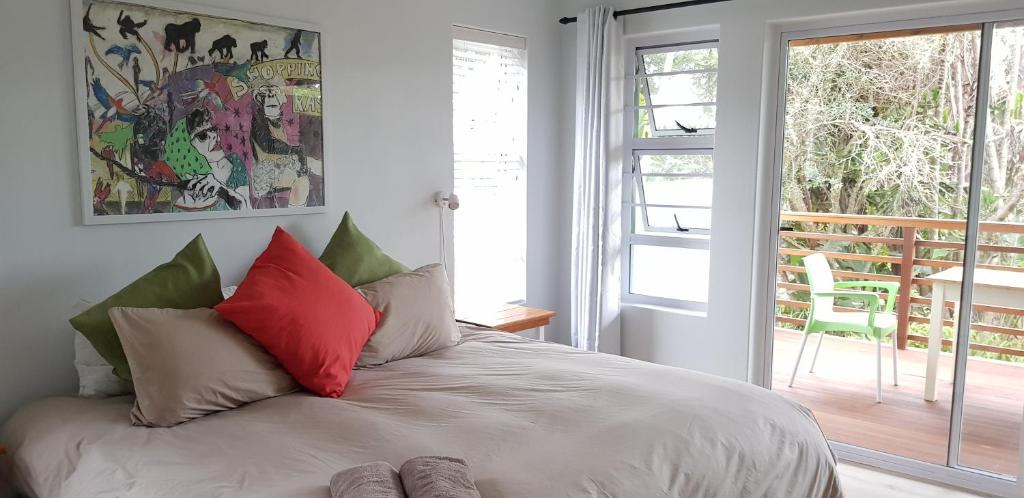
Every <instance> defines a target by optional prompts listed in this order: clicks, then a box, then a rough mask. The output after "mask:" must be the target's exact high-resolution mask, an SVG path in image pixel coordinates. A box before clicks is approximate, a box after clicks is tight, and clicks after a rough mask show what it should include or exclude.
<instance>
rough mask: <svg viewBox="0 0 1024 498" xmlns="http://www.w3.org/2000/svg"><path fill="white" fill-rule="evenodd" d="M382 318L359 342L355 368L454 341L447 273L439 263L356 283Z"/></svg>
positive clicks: (456, 338) (458, 335) (455, 332)
mask: <svg viewBox="0 0 1024 498" xmlns="http://www.w3.org/2000/svg"><path fill="white" fill-rule="evenodd" d="M356 290H358V291H359V293H360V294H362V295H363V297H365V298H366V300H367V301H369V302H370V305H371V306H373V307H374V308H376V309H378V310H380V312H381V314H382V318H381V321H380V324H379V325H377V330H375V331H374V332H373V335H371V336H370V341H369V342H367V343H366V345H365V346H363V351H362V353H360V354H359V359H358V360H356V367H357V368H365V367H372V366H377V365H383V364H385V363H387V362H389V361H395V360H400V359H402V358H409V357H413V356H421V355H425V354H427V353H429V352H431V351H436V350H438V349H441V348H446V347H449V346H454V345H456V344H458V342H459V338H461V337H462V334H461V332H459V326H458V325H456V324H455V313H454V312H453V311H452V300H451V291H450V290H449V288H448V277H447V276H446V275H445V273H444V268H443V267H442V266H441V265H439V264H433V265H428V266H424V267H423V268H419V269H417V270H413V271H410V272H406V273H399V274H398V275H393V276H390V277H388V278H385V279H384V280H378V281H376V282H373V283H371V284H366V285H362V286H359V287H357V288H356Z"/></svg>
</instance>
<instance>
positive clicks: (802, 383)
mask: <svg viewBox="0 0 1024 498" xmlns="http://www.w3.org/2000/svg"><path fill="white" fill-rule="evenodd" d="M801 337H802V336H801V334H800V333H798V332H795V331H789V330H782V329H780V330H778V331H777V332H776V334H775V344H774V348H775V349H774V356H775V361H774V365H775V368H774V376H773V377H774V378H773V385H772V389H773V390H774V391H775V392H777V393H779V394H781V395H782V396H784V397H787V398H790V399H794V400H796V401H798V402H800V403H801V404H803V405H804V406H807V407H808V408H810V409H811V410H812V411H813V412H814V415H815V417H816V418H817V419H818V423H819V424H820V425H821V427H822V430H823V431H824V432H825V435H826V436H827V437H828V438H829V439H830V440H833V441H840V442H844V443H849V444H852V445H855V446H862V447H866V448H871V449H876V450H880V451H884V452H887V453H892V454H895V455H900V456H904V457H908V458H913V459H916V460H922V461H925V462H930V463H936V464H940V465H945V464H946V451H947V438H948V433H949V418H950V405H951V402H950V400H951V397H952V395H951V392H952V371H953V367H952V364H953V357H952V355H946V354H944V355H942V358H941V360H940V370H939V384H938V386H939V400H938V401H935V402H927V401H924V399H923V393H924V372H925V360H926V356H927V354H926V352H925V351H924V350H916V349H907V350H902V351H900V352H899V353H900V354H899V357H900V379H899V380H900V382H899V384H900V385H899V386H893V385H892V363H891V361H892V360H891V356H889V355H890V354H891V349H889V348H888V347H885V348H883V350H882V354H883V371H882V375H883V377H882V379H883V380H882V398H883V402H882V403H876V402H875V349H874V348H875V346H874V345H873V344H870V343H867V342H864V341H856V340H850V339H842V338H838V337H832V336H830V337H828V338H827V339H826V341H825V343H824V345H823V346H822V350H821V356H820V358H819V360H818V365H817V368H816V369H815V373H813V374H812V373H809V372H808V370H809V368H810V362H811V357H812V356H813V346H815V345H816V341H817V338H816V337H815V338H812V339H811V340H810V342H808V347H807V351H806V352H805V353H804V360H803V362H802V363H801V368H800V371H799V373H798V374H797V378H796V382H795V383H794V386H793V387H792V388H790V387H787V384H788V383H789V376H790V374H791V372H792V368H793V364H794V362H795V360H796V354H797V351H798V350H799V346H800V339H801ZM1022 410H1024V365H1022V366H1016V365H1011V364H1007V363H1004V362H997V361H989V360H981V359H974V358H972V359H970V360H969V362H968V378H967V395H966V397H965V409H964V413H965V418H964V426H963V427H964V430H963V433H964V437H963V442H962V444H961V458H960V462H959V463H960V464H961V465H964V466H968V467H972V468H978V469H983V470H987V471H990V472H995V473H1000V474H1005V475H1016V474H1017V473H1018V472H1019V466H1018V461H1019V458H1020V456H1019V455H1020V453H1019V449H1018V447H1019V442H1020V430H1021V424H1022V422H1021V419H1022Z"/></svg>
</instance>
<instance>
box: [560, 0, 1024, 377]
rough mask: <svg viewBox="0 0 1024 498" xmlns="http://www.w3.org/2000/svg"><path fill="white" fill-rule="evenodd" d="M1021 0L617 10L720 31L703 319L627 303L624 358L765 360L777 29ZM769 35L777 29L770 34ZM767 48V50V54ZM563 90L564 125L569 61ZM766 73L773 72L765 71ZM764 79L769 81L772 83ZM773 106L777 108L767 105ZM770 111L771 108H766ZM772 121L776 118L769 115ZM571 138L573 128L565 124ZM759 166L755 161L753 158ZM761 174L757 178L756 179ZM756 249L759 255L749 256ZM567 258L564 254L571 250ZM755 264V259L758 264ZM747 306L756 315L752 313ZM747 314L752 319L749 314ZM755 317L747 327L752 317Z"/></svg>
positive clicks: (745, 2) (680, 362)
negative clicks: (767, 143) (768, 144)
mask: <svg viewBox="0 0 1024 498" xmlns="http://www.w3.org/2000/svg"><path fill="white" fill-rule="evenodd" d="M658 3H663V2H657V1H651V0H603V1H594V0H567V1H566V3H565V9H564V10H563V12H562V15H567V16H573V15H576V13H577V12H579V11H580V10H582V9H584V8H585V7H587V6H590V5H596V4H606V5H612V6H614V7H615V8H616V9H628V8H635V7H642V6H647V5H652V4H658ZM1013 7H1021V2H1020V0H1016V1H1013V0H994V1H985V0H965V1H957V2H943V3H937V2H927V1H919V0H904V1H886V0H772V1H769V0H733V1H730V2H726V3H719V4H713V5H704V6H698V7H687V8H683V9H678V10H669V11H661V12H656V13H648V14H640V15H635V16H628V17H625V18H623V22H624V30H625V33H626V35H627V37H628V36H637V35H643V34H651V33H661V32H672V31H680V30H684V31H685V30H692V29H697V28H717V29H718V30H719V34H720V39H721V41H720V46H719V71H720V72H719V80H718V81H719V87H718V105H719V107H718V128H717V136H716V144H717V145H716V150H715V187H714V189H715V191H714V213H713V215H712V216H713V218H712V225H713V226H714V227H715V228H714V232H713V235H712V238H711V250H712V256H711V280H712V284H711V288H710V296H709V309H708V314H707V316H706V317H700V316H695V315H692V314H684V313H680V312H676V311H673V310H666V309H659V308H652V307H635V306H627V307H626V308H625V309H624V311H623V317H622V326H623V330H622V351H623V354H624V355H626V356H630V357H633V358H639V359H643V360H648V361H654V362H658V363H663V364H667V365H675V366H681V367H686V368H692V369H696V370H702V371H705V372H710V373H714V374H718V375H724V376H728V377H733V378H737V379H747V378H748V374H749V373H750V370H754V371H755V372H756V371H757V370H760V369H761V368H762V366H761V365H759V364H758V363H759V362H758V361H757V357H754V358H753V360H754V361H753V363H754V366H753V369H751V368H748V365H749V364H750V361H751V359H752V358H750V357H748V351H750V350H751V342H752V341H753V343H754V344H753V345H754V350H755V351H756V350H759V349H760V347H761V345H760V343H759V342H758V340H759V339H760V337H761V334H762V333H763V330H764V323H763V322H764V321H763V320H762V318H763V317H764V316H766V315H765V312H764V307H765V306H766V302H767V292H766V291H765V289H766V288H767V287H768V279H770V278H771V274H770V273H769V269H770V268H769V266H768V264H770V262H771V261H772V256H771V254H772V251H773V250H774V249H773V248H771V247H770V246H769V245H768V244H765V241H767V240H768V236H769V235H770V229H769V230H765V228H764V227H766V226H770V225H769V222H770V220H771V215H770V213H771V211H772V206H771V203H772V201H771V188H770V185H771V179H772V178H771V173H772V171H771V170H772V168H773V165H772V163H771V162H770V161H768V162H765V161H762V152H763V151H764V148H763V147H761V144H762V134H763V133H764V132H770V131H771V128H770V127H769V128H765V127H762V126H761V125H760V123H761V122H762V114H763V113H769V111H772V109H771V105H773V104H772V103H773V102H774V99H775V93H774V91H770V88H768V89H767V90H768V91H766V92H765V93H766V94H767V95H768V97H767V99H764V98H763V97H762V93H763V91H764V90H765V89H766V88H765V84H766V83H771V82H770V81H766V80H765V74H766V69H771V68H772V67H773V66H777V65H776V64H774V63H771V65H766V64H765V61H766V58H767V59H768V60H769V61H771V60H772V56H771V54H773V53H774V54H775V55H777V53H778V50H777V45H776V44H777V43H778V36H777V33H779V32H781V31H790V30H792V28H791V27H792V26H796V25H810V24H816V25H818V26H830V25H833V26H834V25H850V24H860V23H869V22H878V21H880V20H883V19H885V20H899V19H914V18H922V17H932V16H942V15H952V14H959V13H967V12H983V11H992V10H999V9H1009V8H1013ZM773 33H774V37H773ZM562 39H563V48H562V50H563V54H564V55H563V57H566V60H567V61H572V60H573V58H572V57H573V53H574V52H573V51H574V50H575V28H574V27H572V25H570V26H568V27H566V28H565V32H564V33H563V34H562ZM766 56H767V57H766ZM564 71H565V74H566V76H565V77H564V78H563V84H562V89H563V90H562V91H563V94H564V95H565V105H564V108H563V112H564V113H565V116H566V117H565V118H563V119H566V120H567V121H566V123H569V124H571V123H572V122H573V121H571V119H572V115H573V114H572V113H573V105H574V104H573V100H572V95H573V88H572V81H571V80H572V78H573V77H574V72H573V71H574V69H573V67H572V65H571V63H570V64H566V66H565V69H564ZM769 74H770V71H769ZM768 86H769V87H770V86H771V85H768ZM772 112H773V111H772ZM771 115H772V116H774V114H771ZM772 124H774V121H772ZM565 134H566V135H567V136H568V137H569V138H570V139H571V131H568V132H565ZM567 144H568V145H566V144H563V147H562V149H561V153H562V156H563V158H565V159H563V161H565V162H567V163H568V162H571V158H572V146H571V142H567ZM759 164H760V166H759ZM759 174H760V178H759ZM755 256H756V258H755ZM567 257H568V256H566V258H567ZM755 262H756V263H757V265H756V266H755ZM752 314H753V315H754V316H753V317H752ZM752 318H753V320H752ZM752 322H753V323H754V325H753V326H752V325H751V323H752Z"/></svg>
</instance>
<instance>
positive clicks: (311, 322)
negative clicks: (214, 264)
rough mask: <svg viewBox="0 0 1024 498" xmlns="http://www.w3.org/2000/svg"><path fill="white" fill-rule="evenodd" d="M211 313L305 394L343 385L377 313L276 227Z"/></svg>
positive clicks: (330, 392) (333, 392)
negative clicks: (266, 354) (252, 342)
mask: <svg viewBox="0 0 1024 498" xmlns="http://www.w3.org/2000/svg"><path fill="white" fill-rule="evenodd" d="M215 309H216V310H217V312H218V313H220V315H221V316H222V317H224V318H225V319H226V320H228V321H230V322H232V323H234V324H235V325H236V326H238V328H240V329H242V331H244V332H245V333H246V334H249V335H250V336H252V337H253V338H254V339H256V341H257V342H259V343H260V344H262V345H263V346H264V347H265V348H267V350H268V351H270V353H271V354H273V355H274V356H275V357H276V358H277V359H278V361H280V362H281V364H282V365H283V366H284V368H285V370H287V371H288V373H290V374H291V375H292V377H294V378H295V380H296V381H298V382H299V383H300V384H302V385H303V386H304V387H305V388H306V389H309V390H310V391H312V392H314V393H316V394H318V395H320V396H327V397H332V398H337V397H339V396H341V393H342V391H344V390H345V385H346V384H348V380H349V377H350V376H351V374H352V367H353V366H355V363H356V358H357V357H358V356H359V351H360V350H362V348H363V345H364V344H366V341H367V340H368V339H369V338H370V334H371V333H372V332H373V330H374V329H375V328H376V327H377V323H378V321H379V320H380V313H379V312H378V311H377V310H375V309H373V307H371V306H370V305H369V303H367V302H366V299H364V298H363V297H362V296H361V295H360V294H359V293H358V292H356V291H355V289H353V288H352V287H350V286H349V285H348V284H347V283H345V281H344V280H342V279H340V278H338V276H337V275H335V274H334V273H333V272H331V270H330V269H328V268H327V267H326V266H324V264H323V263H321V262H320V261H317V259H316V257H314V256H313V255H312V254H310V253H309V251H307V250H306V248H305V247H302V245H301V244H299V242H298V241H296V240H295V239H294V238H292V236H291V235H289V234H288V232H286V231H284V229H282V228H281V227H278V228H277V230H276V231H275V232H274V237H273V239H271V241H270V245H268V246H267V249H266V250H265V251H263V254H261V255H260V257H259V258H256V262H255V263H253V265H252V268H250V269H249V273H248V274H247V275H246V276H245V279H244V280H242V283H241V284H239V285H238V290H236V291H235V294H234V295H233V296H231V297H230V298H228V299H227V300H225V301H224V302H223V303H220V304H218V305H217V306H216V307H215Z"/></svg>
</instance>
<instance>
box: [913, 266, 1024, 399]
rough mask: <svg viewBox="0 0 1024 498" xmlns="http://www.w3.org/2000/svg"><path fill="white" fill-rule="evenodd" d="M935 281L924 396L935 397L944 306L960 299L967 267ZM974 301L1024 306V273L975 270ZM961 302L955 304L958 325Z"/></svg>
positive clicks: (941, 274)
mask: <svg viewBox="0 0 1024 498" xmlns="http://www.w3.org/2000/svg"><path fill="white" fill-rule="evenodd" d="M928 280H931V281H932V311H931V328H930V329H929V330H928V367H927V372H926V374H925V383H924V399H925V400H926V401H935V400H936V394H935V382H936V376H937V375H938V369H939V352H940V351H941V350H942V310H943V306H944V304H945V302H946V301H953V302H955V303H958V302H959V301H960V285H961V283H962V282H963V268H962V267H959V266H958V267H956V268H949V269H947V270H943V271H940V272H938V273H936V274H934V275H932V276H930V277H928ZM974 303H976V304H988V305H991V306H1004V307H1008V308H1024V273H1022V272H1015V271H1005V270H990V269H987V268H977V269H975V270H974ZM959 312H960V308H959V305H957V306H956V307H955V308H954V313H953V316H954V320H953V328H954V330H955V329H956V320H957V314H958V313H959Z"/></svg>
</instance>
